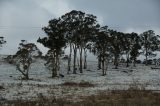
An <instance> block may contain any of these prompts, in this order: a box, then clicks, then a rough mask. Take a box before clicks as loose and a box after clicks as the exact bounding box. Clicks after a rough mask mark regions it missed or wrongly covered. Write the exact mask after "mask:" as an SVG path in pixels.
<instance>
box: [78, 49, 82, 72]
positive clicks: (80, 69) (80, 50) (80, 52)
mask: <svg viewBox="0 0 160 106" xmlns="http://www.w3.org/2000/svg"><path fill="white" fill-rule="evenodd" d="M79 54H80V57H79V58H80V59H79V60H80V61H79V64H80V67H79V71H80V73H83V69H82V47H80V49H79Z"/></svg>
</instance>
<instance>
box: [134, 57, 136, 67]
mask: <svg viewBox="0 0 160 106" xmlns="http://www.w3.org/2000/svg"><path fill="white" fill-rule="evenodd" d="M133 66H134V67H136V59H134V60H133Z"/></svg>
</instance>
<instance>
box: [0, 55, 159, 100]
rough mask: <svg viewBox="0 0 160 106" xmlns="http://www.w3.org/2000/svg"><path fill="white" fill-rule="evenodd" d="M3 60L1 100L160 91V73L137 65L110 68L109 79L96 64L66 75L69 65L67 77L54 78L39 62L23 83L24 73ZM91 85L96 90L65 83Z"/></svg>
mask: <svg viewBox="0 0 160 106" xmlns="http://www.w3.org/2000/svg"><path fill="white" fill-rule="evenodd" d="M2 57H3V56H1V59H0V86H3V87H4V89H0V99H6V100H17V99H24V100H30V99H36V98H37V97H39V96H42V95H43V96H47V97H57V98H63V97H67V98H68V99H72V98H76V97H77V96H85V95H86V96H87V95H91V94H96V93H97V92H99V91H101V90H125V89H128V88H129V87H131V86H134V85H135V86H137V85H138V86H140V87H141V86H143V87H144V88H145V89H148V90H160V69H151V66H145V65H143V64H138V65H137V67H133V66H132V64H131V67H129V68H126V67H125V65H126V64H121V65H120V66H119V69H114V66H113V65H112V64H110V65H109V69H108V71H107V75H106V76H102V70H97V62H96V61H89V62H88V69H86V70H84V73H82V74H81V73H79V72H78V73H77V74H72V73H71V74H67V62H66V61H63V62H61V66H62V68H61V71H60V72H59V73H61V74H63V75H64V77H63V78H62V77H57V78H51V72H50V71H49V70H48V69H47V68H46V67H45V66H44V63H45V61H44V60H42V59H36V60H35V61H34V63H33V64H32V65H31V69H30V71H29V77H30V80H28V81H27V80H21V76H22V75H21V73H20V72H18V70H16V67H15V66H14V65H11V64H9V63H7V62H5V61H4V60H3V59H2ZM85 81H86V82H89V83H91V84H94V87H79V86H64V85H63V83H65V82H76V83H80V82H85Z"/></svg>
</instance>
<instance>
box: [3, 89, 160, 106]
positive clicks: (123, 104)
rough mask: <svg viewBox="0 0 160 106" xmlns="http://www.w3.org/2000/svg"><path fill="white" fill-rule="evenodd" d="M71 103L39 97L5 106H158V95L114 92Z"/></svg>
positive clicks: (142, 92) (152, 93) (140, 92)
mask: <svg viewBox="0 0 160 106" xmlns="http://www.w3.org/2000/svg"><path fill="white" fill-rule="evenodd" d="M73 101H74V100H73ZM73 101H67V100H65V99H64V98H63V99H62V98H61V99H56V98H54V97H53V98H52V97H51V98H47V97H44V96H39V98H38V100H35V101H23V100H17V101H8V102H7V104H8V106H10V105H12V106H160V93H156V92H152V91H147V90H121V91H119V90H115V91H105V92H100V93H99V94H98V95H91V96H87V97H83V99H82V101H79V102H73ZM75 101H76V100H75ZM0 106H3V104H2V103H1V104H0Z"/></svg>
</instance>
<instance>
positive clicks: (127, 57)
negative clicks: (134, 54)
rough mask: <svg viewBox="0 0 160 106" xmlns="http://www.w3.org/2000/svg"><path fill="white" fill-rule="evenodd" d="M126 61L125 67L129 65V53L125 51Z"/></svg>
mask: <svg viewBox="0 0 160 106" xmlns="http://www.w3.org/2000/svg"><path fill="white" fill-rule="evenodd" d="M126 60H127V61H126V63H127V65H126V67H129V53H126Z"/></svg>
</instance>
